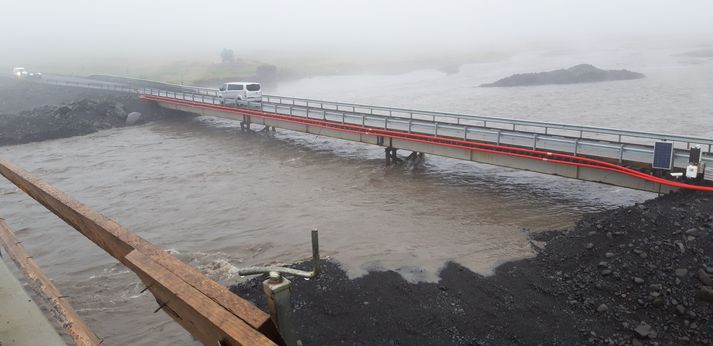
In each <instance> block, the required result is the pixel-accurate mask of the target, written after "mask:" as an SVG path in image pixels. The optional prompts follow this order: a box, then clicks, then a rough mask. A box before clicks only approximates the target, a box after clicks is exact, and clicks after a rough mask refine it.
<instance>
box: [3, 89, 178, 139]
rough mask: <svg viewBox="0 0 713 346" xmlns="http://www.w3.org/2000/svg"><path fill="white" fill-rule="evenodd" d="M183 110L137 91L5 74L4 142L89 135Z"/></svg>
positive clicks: (175, 113)
mask: <svg viewBox="0 0 713 346" xmlns="http://www.w3.org/2000/svg"><path fill="white" fill-rule="evenodd" d="M43 104H44V105H43ZM38 105H42V106H39V107H37V106H38ZM179 113H180V112H174V111H168V110H164V109H161V108H159V107H156V106H155V105H153V104H152V103H150V102H144V101H140V100H139V99H138V98H137V97H136V96H135V95H129V94H122V93H115V92H114V93H112V92H106V91H95V90H87V89H81V88H71V87H59V86H53V85H44V84H41V83H32V82H26V81H15V80H12V79H5V78H3V79H0V145H11V144H22V143H28V142H34V141H41V140H48V139H55V138H63V137H71V136H78V135H85V134H89V133H93V132H96V131H99V130H104V129H110V128H114V127H122V126H127V125H133V124H139V123H143V122H147V121H152V120H157V119H160V118H163V117H165V116H167V115H168V114H173V115H177V114H179ZM181 114H182V113H181Z"/></svg>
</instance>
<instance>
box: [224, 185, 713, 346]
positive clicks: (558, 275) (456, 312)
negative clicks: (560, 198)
mask: <svg viewBox="0 0 713 346" xmlns="http://www.w3.org/2000/svg"><path fill="white" fill-rule="evenodd" d="M533 243H534V244H543V243H544V244H546V245H544V246H539V247H536V248H537V249H538V255H537V256H536V257H534V258H530V259H524V260H519V261H514V262H509V263H505V264H503V265H501V266H500V267H498V268H497V269H496V271H495V274H494V275H492V276H489V277H483V276H481V275H478V274H475V273H473V272H471V271H469V270H468V269H466V268H464V267H462V266H460V265H458V264H455V263H449V264H447V265H446V266H445V268H444V269H443V271H442V272H441V275H440V276H441V279H440V281H439V282H437V283H418V284H412V283H408V282H406V281H404V280H403V278H401V277H400V276H399V274H397V273H395V272H391V271H387V272H372V273H369V274H368V275H366V276H364V277H361V278H357V279H354V280H349V279H348V278H347V277H346V275H345V273H344V271H342V270H341V269H340V268H339V266H338V265H336V264H334V263H330V262H326V261H325V262H324V271H323V273H322V274H321V275H320V276H319V277H318V278H316V279H313V280H303V279H294V280H293V283H294V286H293V298H294V299H293V301H294V308H295V314H296V321H297V326H298V336H299V338H300V339H301V341H302V342H303V344H305V345H332V344H354V345H414V344H423V345H425V344H428V345H449V344H462V345H472V344H475V345H537V344H541V345H581V344H592V345H687V344H691V345H713V323H712V321H711V319H713V289H712V288H711V286H713V282H712V281H711V278H712V277H713V194H704V193H693V192H679V193H674V194H671V195H667V196H662V197H659V198H656V199H653V200H650V201H647V202H645V203H643V204H639V205H635V206H632V207H628V208H619V209H615V210H610V211H607V212H602V213H599V214H595V215H589V216H586V217H584V218H583V219H582V220H581V221H580V222H579V223H578V224H577V225H576V227H575V228H574V229H573V230H570V231H566V232H559V231H552V232H544V233H538V234H536V235H534V236H533ZM298 266H300V267H302V268H306V267H307V266H308V265H306V264H300V265H298ZM261 280H262V278H259V279H254V280H250V281H248V282H246V283H243V284H240V285H237V286H233V287H231V290H233V291H234V292H236V293H237V294H239V295H240V296H242V297H246V298H247V299H250V300H252V301H254V302H256V303H257V304H258V305H259V306H261V307H262V308H263V309H264V308H265V302H264V298H263V296H262V290H261V287H260V282H261Z"/></svg>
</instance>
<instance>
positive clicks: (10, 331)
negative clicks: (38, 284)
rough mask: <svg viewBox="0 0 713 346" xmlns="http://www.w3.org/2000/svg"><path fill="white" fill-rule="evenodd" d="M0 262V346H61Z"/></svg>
mask: <svg viewBox="0 0 713 346" xmlns="http://www.w3.org/2000/svg"><path fill="white" fill-rule="evenodd" d="M5 260H6V259H5V258H3V259H0V345H2V346H15V345H17V346H25V345H47V346H55V345H61V346H65V345H66V343H65V342H64V341H63V340H62V337H61V336H60V335H59V334H58V333H57V331H56V330H55V329H54V327H53V326H52V324H50V322H49V321H48V320H47V318H46V317H45V315H44V314H43V313H42V311H41V310H40V308H39V307H38V306H37V304H36V303H35V301H34V300H33V299H32V298H31V297H30V295H29V294H27V292H25V290H24V289H23V288H22V284H21V283H20V282H19V281H18V280H17V278H15V276H14V275H13V274H12V272H10V269H9V268H8V267H7V265H6V263H5Z"/></svg>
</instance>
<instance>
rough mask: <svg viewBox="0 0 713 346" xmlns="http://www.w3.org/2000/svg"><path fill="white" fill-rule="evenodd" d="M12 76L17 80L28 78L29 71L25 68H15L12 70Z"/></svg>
mask: <svg viewBox="0 0 713 346" xmlns="http://www.w3.org/2000/svg"><path fill="white" fill-rule="evenodd" d="M12 75H13V76H15V78H17V79H22V78H25V77H27V70H26V69H25V68H24V67H15V68H13V69H12Z"/></svg>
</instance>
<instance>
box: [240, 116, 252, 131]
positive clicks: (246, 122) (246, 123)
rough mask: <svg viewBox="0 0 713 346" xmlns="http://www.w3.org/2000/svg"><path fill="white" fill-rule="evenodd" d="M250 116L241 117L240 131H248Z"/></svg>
mask: <svg viewBox="0 0 713 346" xmlns="http://www.w3.org/2000/svg"><path fill="white" fill-rule="evenodd" d="M250 123H251V122H250V116H249V115H244V116H243V121H241V122H240V129H241V130H248V131H249V130H250Z"/></svg>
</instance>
